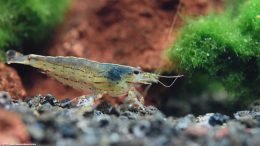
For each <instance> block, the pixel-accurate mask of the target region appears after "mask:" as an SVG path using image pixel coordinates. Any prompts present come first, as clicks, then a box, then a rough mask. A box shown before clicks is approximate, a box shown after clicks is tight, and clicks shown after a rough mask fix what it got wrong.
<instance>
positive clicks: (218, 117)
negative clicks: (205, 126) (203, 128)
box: [208, 113, 229, 126]
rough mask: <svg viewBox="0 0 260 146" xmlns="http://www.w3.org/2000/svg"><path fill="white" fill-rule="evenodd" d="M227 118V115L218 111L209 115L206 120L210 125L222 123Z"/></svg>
mask: <svg viewBox="0 0 260 146" xmlns="http://www.w3.org/2000/svg"><path fill="white" fill-rule="evenodd" d="M227 120H229V117H228V116H226V115H222V114H220V113H215V114H214V115H212V116H210V118H209V120H208V122H209V124H210V125H211V126H215V125H222V124H223V123H225V122H226V121H227Z"/></svg>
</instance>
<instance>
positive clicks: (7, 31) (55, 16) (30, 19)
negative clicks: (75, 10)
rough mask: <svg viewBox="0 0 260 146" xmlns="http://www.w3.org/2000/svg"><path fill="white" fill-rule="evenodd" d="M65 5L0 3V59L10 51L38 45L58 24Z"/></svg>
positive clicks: (50, 0)
mask: <svg viewBox="0 0 260 146" xmlns="http://www.w3.org/2000/svg"><path fill="white" fill-rule="evenodd" d="M68 4H69V1H68V0H22V1H21V0H9V1H5V0H0V10H1V13H0V59H1V60H2V59H3V52H5V50H7V49H9V48H20V49H21V48H26V47H28V46H36V45H37V46H40V45H41V43H43V41H44V40H46V39H47V38H48V37H49V36H50V34H51V32H52V31H53V30H54V27H55V26H56V25H57V24H58V23H59V22H61V20H62V18H63V15H64V12H65V10H66V8H67V7H68ZM37 48H38V47H37Z"/></svg>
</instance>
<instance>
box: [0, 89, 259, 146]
mask: <svg viewBox="0 0 260 146" xmlns="http://www.w3.org/2000/svg"><path fill="white" fill-rule="evenodd" d="M65 102H66V101H58V100H57V99H56V98H55V97H54V96H52V95H47V96H41V95H38V96H35V97H33V98H31V99H30V100H27V101H12V100H11V98H10V96H9V95H8V93H4V92H2V93H1V94H0V107H2V108H4V109H6V110H9V111H15V112H17V113H19V114H20V115H21V116H22V118H23V122H24V123H25V125H26V127H27V129H28V132H29V135H30V136H31V140H32V143H36V144H46V145H57V146H71V145H77V146H81V145H82V146H83V145H88V146H99V145H101V146H108V145H111V146H119V145H123V146H141V145H146V146H165V145H176V146H202V145H203V146H204V145H208V146H228V145H231V146H258V145H260V138H259V137H260V112H259V110H257V109H259V108H250V110H245V111H238V112H236V113H234V116H232V117H229V116H227V115H223V114H220V113H208V114H206V115H203V116H198V117H195V116H194V115H192V114H189V115H187V116H184V117H180V118H175V117H166V116H165V115H164V114H162V113H161V112H160V111H159V110H157V108H155V107H152V106H149V107H146V109H145V111H140V110H138V109H135V108H128V107H126V106H123V105H122V106H119V107H117V108H114V107H111V106H110V105H108V104H106V103H103V104H101V105H100V106H99V107H97V109H95V110H94V111H91V112H87V113H84V115H80V114H79V110H80V109H79V108H76V107H73V106H72V105H66V107H63V106H62V103H65ZM252 109H254V110H252Z"/></svg>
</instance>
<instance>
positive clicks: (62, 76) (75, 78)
mask: <svg viewBox="0 0 260 146" xmlns="http://www.w3.org/2000/svg"><path fill="white" fill-rule="evenodd" d="M6 58H7V63H8V64H12V63H17V64H25V65H29V66H32V67H35V68H38V69H40V70H41V71H43V72H44V73H46V74H47V75H49V76H51V77H53V78H55V79H57V80H58V81H60V82H61V83H63V84H65V85H68V86H71V87H73V88H76V89H80V90H90V91H91V92H92V94H91V95H89V96H81V98H82V97H85V98H84V99H87V98H88V97H92V98H94V99H96V98H101V97H102V95H105V94H107V95H109V96H112V97H118V96H124V95H127V97H126V101H125V102H130V103H131V104H133V105H137V106H139V107H141V108H143V97H142V95H141V94H140V93H139V92H138V91H137V90H136V89H135V86H134V85H135V84H138V83H139V84H152V83H161V84H162V82H160V81H159V78H160V77H162V76H160V75H159V74H155V73H149V72H144V71H142V70H140V69H139V68H135V67H131V66H125V65H119V64H111V63H100V62H96V61H91V60H88V59H83V58H77V57H63V56H57V57H52V56H41V55H35V54H29V55H22V54H20V53H19V52H16V51H14V50H9V51H7V52H6ZM163 77H169V78H174V79H175V80H176V79H177V78H178V77H180V76H163ZM175 80H174V81H175Z"/></svg>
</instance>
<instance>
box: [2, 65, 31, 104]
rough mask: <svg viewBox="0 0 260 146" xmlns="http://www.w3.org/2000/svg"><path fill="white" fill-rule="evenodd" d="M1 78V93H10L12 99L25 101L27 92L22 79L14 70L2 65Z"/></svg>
mask: <svg viewBox="0 0 260 146" xmlns="http://www.w3.org/2000/svg"><path fill="white" fill-rule="evenodd" d="M0 77H1V78H0V91H6V92H9V94H10V95H11V97H12V98H15V99H23V98H24V97H25V95H26V92H25V90H24V88H23V85H22V83H21V79H20V77H19V76H18V74H17V72H16V71H15V70H14V69H13V68H11V67H7V66H6V65H4V64H3V63H0Z"/></svg>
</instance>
